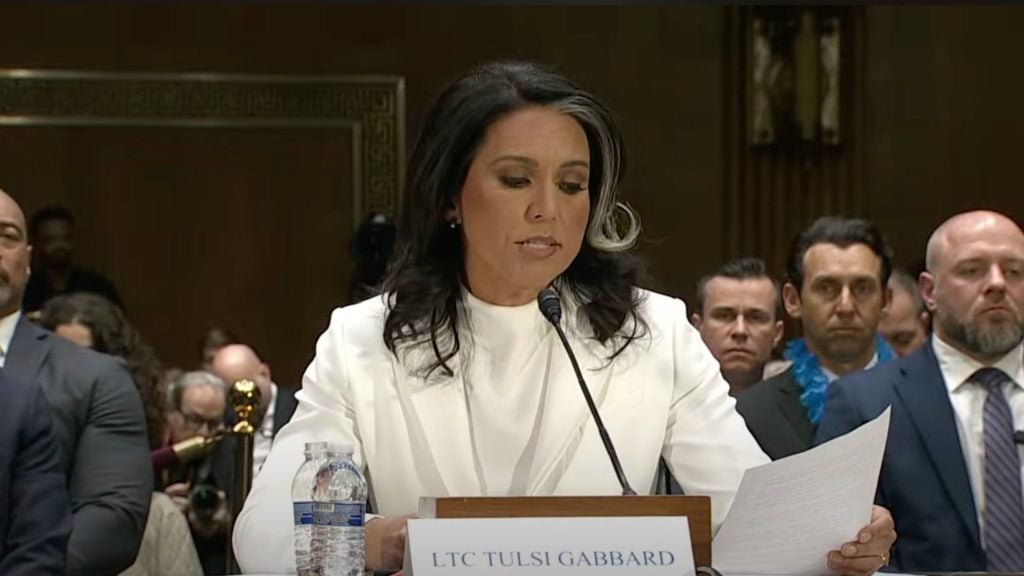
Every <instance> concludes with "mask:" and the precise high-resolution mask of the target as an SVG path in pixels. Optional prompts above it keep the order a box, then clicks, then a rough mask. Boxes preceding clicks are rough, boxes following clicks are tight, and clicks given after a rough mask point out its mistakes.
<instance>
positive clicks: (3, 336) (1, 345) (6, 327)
mask: <svg viewBox="0 0 1024 576" xmlns="http://www.w3.org/2000/svg"><path fill="white" fill-rule="evenodd" d="M20 319H21V311H20V310H18V311H15V312H14V313H12V314H8V315H7V316H4V317H3V318H0V350H2V351H3V355H4V356H7V354H8V353H10V351H11V340H13V339H14V330H15V329H16V328H17V327H18V320H20Z"/></svg>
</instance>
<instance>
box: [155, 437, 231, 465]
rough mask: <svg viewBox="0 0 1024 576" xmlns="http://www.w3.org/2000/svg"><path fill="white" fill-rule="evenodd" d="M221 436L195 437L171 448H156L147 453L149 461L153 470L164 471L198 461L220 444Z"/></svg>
mask: <svg viewBox="0 0 1024 576" xmlns="http://www.w3.org/2000/svg"><path fill="white" fill-rule="evenodd" d="M223 436H224V433H223V432H218V433H217V434H216V435H214V436H211V437H209V438H207V437H206V436H195V437H193V438H189V439H187V440H182V441H181V442H178V443H177V444H172V445H171V446H164V447H163V448H157V449H156V450H153V451H152V452H150V453H149V460H150V461H151V462H152V463H153V470H156V471H159V470H165V469H168V468H174V467H175V466H178V465H179V464H184V463H185V462H191V461H193V460H198V459H199V458H202V457H203V456H206V455H207V454H208V453H209V452H210V450H211V449H212V448H213V446H214V445H215V444H217V442H220V439H221V438H222V437H223Z"/></svg>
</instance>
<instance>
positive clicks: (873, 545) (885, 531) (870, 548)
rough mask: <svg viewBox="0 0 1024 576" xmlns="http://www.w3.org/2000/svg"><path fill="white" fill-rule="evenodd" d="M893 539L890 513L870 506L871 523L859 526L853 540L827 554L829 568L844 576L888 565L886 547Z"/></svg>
mask: <svg viewBox="0 0 1024 576" xmlns="http://www.w3.org/2000/svg"><path fill="white" fill-rule="evenodd" d="M893 542H896V530H895V527H894V524H893V521H892V514H889V511H888V510H886V509H885V508H882V507H881V506H874V507H872V509H871V523H870V524H868V525H867V526H866V527H864V528H861V531H860V533H859V534H857V541H856V542H847V543H846V544H843V545H842V547H841V548H840V549H839V550H833V551H831V552H829V553H828V567H829V568H830V569H831V570H832V571H833V572H836V573H838V574H843V575H844V576H867V575H868V574H874V573H875V572H877V571H878V570H879V569H880V568H882V567H883V566H887V565H888V564H889V560H890V558H889V550H890V549H891V548H892V545H893Z"/></svg>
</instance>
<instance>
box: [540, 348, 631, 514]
mask: <svg viewBox="0 0 1024 576" xmlns="http://www.w3.org/2000/svg"><path fill="white" fill-rule="evenodd" d="M575 334H576V331H575V330H571V329H570V330H567V334H566V335H567V338H568V340H569V344H570V345H571V346H572V348H573V352H575V354H576V359H577V361H578V362H579V365H580V371H581V372H582V373H583V379H584V380H586V383H587V387H588V388H589V389H590V394H591V396H593V398H594V404H595V405H596V406H597V408H598V411H599V412H600V411H601V408H602V406H603V404H604V400H605V398H606V396H607V393H608V382H609V380H610V379H611V374H612V369H611V367H606V366H605V364H606V363H607V360H606V358H605V357H606V356H607V351H606V350H605V349H604V348H603V347H602V346H600V345H599V344H597V343H596V342H594V341H593V340H587V339H583V338H579V337H576V336H575ZM549 338H550V342H551V345H550V346H549V348H548V364H547V365H548V370H547V378H546V381H547V389H546V390H545V392H544V400H543V402H542V403H541V407H542V410H543V413H542V414H541V415H540V418H539V424H538V426H537V430H536V431H535V433H534V435H533V437H532V438H531V441H530V444H531V445H535V446H536V449H535V450H536V451H535V453H534V458H533V462H534V465H533V466H532V468H531V471H530V473H529V480H528V481H527V482H526V494H527V495H546V494H552V493H554V491H555V488H556V487H557V485H558V482H559V481H560V480H561V479H562V477H563V476H564V470H565V468H566V467H567V466H568V465H569V464H570V463H571V462H572V459H573V456H575V454H576V451H577V449H578V448H579V446H580V442H581V441H582V440H583V437H584V435H585V434H597V428H596V424H595V423H594V419H593V417H591V415H590V410H588V409H587V401H586V400H585V399H584V397H583V391H582V390H581V389H580V385H579V383H578V382H577V381H576V375H575V373H574V371H573V369H572V364H571V362H570V361H569V357H568V356H567V354H566V352H565V351H564V350H563V349H562V345H561V343H560V342H559V341H558V337H557V336H556V335H555V334H554V333H552V334H551V335H550V336H549ZM602 368H603V369H602ZM614 440H615V439H614V438H613V439H612V441H613V443H614Z"/></svg>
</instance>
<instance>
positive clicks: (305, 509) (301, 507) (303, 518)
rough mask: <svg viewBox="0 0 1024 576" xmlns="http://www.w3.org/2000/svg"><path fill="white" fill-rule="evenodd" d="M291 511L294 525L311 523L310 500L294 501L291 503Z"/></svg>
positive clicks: (311, 506) (308, 524)
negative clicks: (293, 515)
mask: <svg viewBox="0 0 1024 576" xmlns="http://www.w3.org/2000/svg"><path fill="white" fill-rule="evenodd" d="M292 511H293V512H294V514H295V525H296V526H299V525H306V526H311V525H312V524H313V503H312V502H296V503H295V504H293V508H292Z"/></svg>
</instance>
